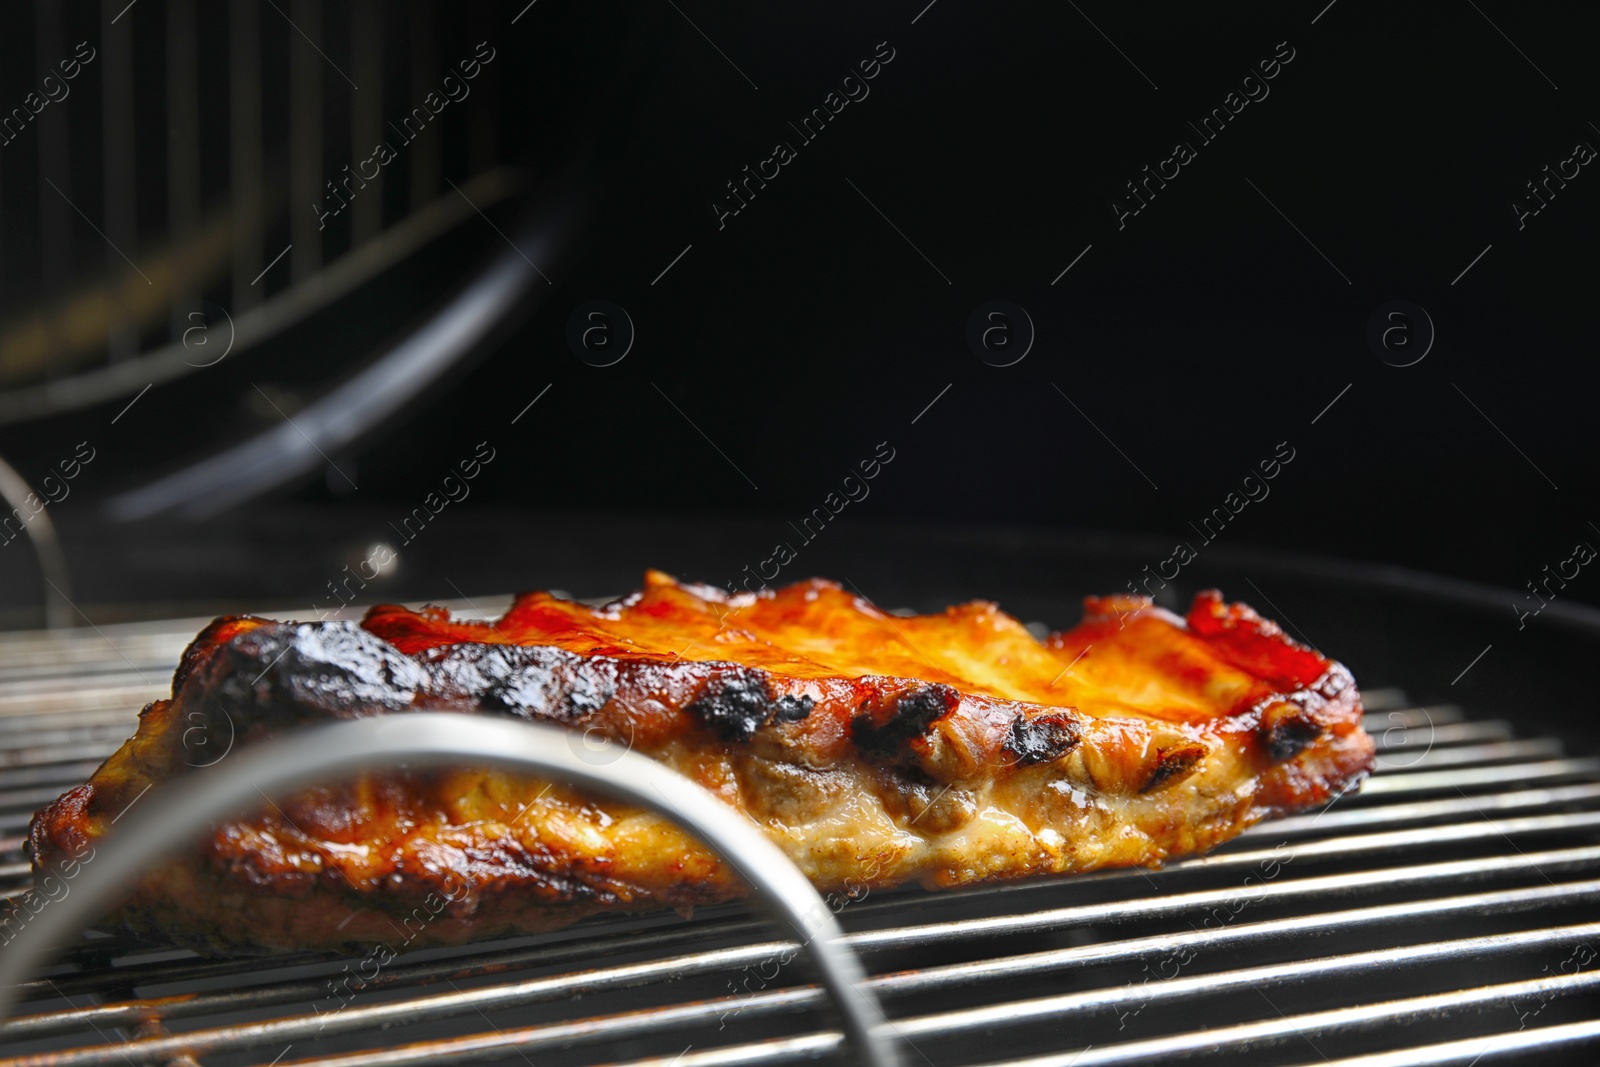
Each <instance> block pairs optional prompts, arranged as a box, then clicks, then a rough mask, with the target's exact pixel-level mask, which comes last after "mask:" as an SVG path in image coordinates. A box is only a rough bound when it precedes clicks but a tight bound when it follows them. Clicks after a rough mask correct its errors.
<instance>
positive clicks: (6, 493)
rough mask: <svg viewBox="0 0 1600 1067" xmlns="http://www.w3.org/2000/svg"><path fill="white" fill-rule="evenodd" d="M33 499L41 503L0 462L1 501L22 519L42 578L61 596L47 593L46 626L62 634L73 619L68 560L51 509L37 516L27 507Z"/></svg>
mask: <svg viewBox="0 0 1600 1067" xmlns="http://www.w3.org/2000/svg"><path fill="white" fill-rule="evenodd" d="M30 497H32V498H33V499H34V500H38V494H36V493H35V492H34V491H33V487H32V486H30V485H29V484H28V481H27V479H25V478H24V477H23V476H22V475H20V474H18V473H17V471H16V468H15V467H13V466H11V464H9V463H7V462H6V461H5V460H3V459H0V499H3V500H4V501H5V502H6V504H8V505H9V506H10V508H11V510H12V512H13V513H14V514H15V515H17V516H18V517H20V518H21V519H22V523H23V525H22V530H23V532H24V533H26V534H27V535H28V540H29V541H30V542H31V543H32V544H33V553H34V556H35V558H37V559H38V561H39V573H40V576H41V577H42V578H43V579H44V583H45V584H46V585H48V586H51V587H52V588H54V589H55V591H56V592H57V593H58V594H59V595H60V596H59V599H58V598H57V597H53V596H51V595H50V590H49V589H46V590H45V591H44V624H45V625H46V626H47V627H49V628H50V629H52V630H59V629H63V628H65V627H67V626H70V625H71V624H72V616H71V615H69V614H68V613H67V607H68V606H70V605H71V603H72V599H71V598H72V594H71V593H69V592H67V590H68V589H70V588H72V586H71V584H70V583H69V582H68V580H67V557H66V555H65V554H64V553H63V552H62V551H61V539H60V538H59V537H57V536H56V527H55V523H53V522H51V521H50V511H49V509H48V508H46V507H44V505H43V504H41V505H40V507H39V510H38V512H37V513H34V512H33V511H32V509H31V508H28V507H27V501H28V499H29V498H30ZM30 516H31V517H30Z"/></svg>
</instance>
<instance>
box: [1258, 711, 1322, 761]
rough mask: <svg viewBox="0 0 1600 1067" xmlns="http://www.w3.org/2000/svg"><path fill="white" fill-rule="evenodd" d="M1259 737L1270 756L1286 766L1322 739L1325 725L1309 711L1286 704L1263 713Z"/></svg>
mask: <svg viewBox="0 0 1600 1067" xmlns="http://www.w3.org/2000/svg"><path fill="white" fill-rule="evenodd" d="M1258 734H1259V736H1260V738H1261V742H1262V744H1263V745H1264V746H1265V747H1266V750H1267V754H1268V755H1269V756H1271V757H1272V758H1273V759H1274V760H1277V761H1279V762H1282V761H1284V760H1289V759H1293V758H1294V757H1295V756H1298V755H1299V754H1300V752H1301V750H1302V749H1304V748H1305V747H1306V746H1307V745H1309V744H1310V743H1311V742H1313V741H1315V740H1316V739H1317V738H1319V737H1321V736H1322V724H1321V723H1319V722H1317V720H1316V718H1315V717H1314V716H1313V715H1312V714H1311V712H1309V711H1307V710H1306V709H1305V708H1303V707H1301V706H1299V705H1298V704H1295V703H1292V702H1290V701H1287V700H1284V701H1279V702H1277V703H1274V704H1270V705H1268V706H1267V708H1266V709H1265V710H1264V711H1262V713H1261V726H1260V728H1259V730H1258Z"/></svg>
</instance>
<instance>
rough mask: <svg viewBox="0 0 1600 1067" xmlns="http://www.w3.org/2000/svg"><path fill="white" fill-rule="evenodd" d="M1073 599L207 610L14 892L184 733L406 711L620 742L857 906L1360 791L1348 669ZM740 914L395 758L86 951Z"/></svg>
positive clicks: (1187, 841) (234, 835)
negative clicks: (603, 918) (1016, 615)
mask: <svg viewBox="0 0 1600 1067" xmlns="http://www.w3.org/2000/svg"><path fill="white" fill-rule="evenodd" d="M1085 606H1086V612H1085V617H1084V619H1083V621H1082V623H1081V624H1079V625H1078V626H1076V627H1075V628H1073V629H1071V630H1068V631H1066V632H1063V633H1057V634H1053V635H1050V636H1049V637H1047V638H1045V639H1044V640H1039V639H1038V638H1036V637H1035V636H1034V635H1033V634H1032V633H1030V632H1029V630H1027V629H1026V628H1024V627H1023V626H1022V624H1020V623H1019V622H1017V621H1016V620H1015V619H1013V618H1011V617H1010V616H1008V615H1006V614H1004V613H1003V612H1001V611H1000V610H999V609H998V608H997V607H996V606H995V605H994V604H990V603H984V602H974V603H968V604H962V605H960V606H957V607H951V608H948V609H946V610H945V611H944V612H943V613H940V614H934V615H918V616H898V615H895V614H890V613H887V612H884V611H881V610H879V609H878V608H876V607H874V606H873V605H872V604H871V603H869V602H868V601H866V600H865V599H864V598H862V597H860V596H857V595H855V594H854V593H852V592H849V591H847V590H845V589H843V588H841V587H840V586H839V585H836V584H834V583H832V582H828V581H822V580H812V581H808V582H801V583H798V584H795V585H790V586H788V587H786V588H783V589H778V590H763V591H761V592H759V593H756V594H750V593H738V594H727V593H723V592H722V591H719V590H716V589H713V588H711V587H708V586H701V585H693V584H684V583H680V582H678V581H676V580H675V579H673V578H671V577H669V576H668V575H665V574H661V573H656V572H652V573H650V574H648V575H646V579H645V587H644V589H643V590H642V591H640V592H637V593H634V594H633V595H631V596H628V597H626V598H624V599H621V600H617V601H614V602H612V603H609V604H606V605H604V606H600V607H593V606H588V605H586V604H583V603H579V602H575V601H570V600H564V599H560V598H558V597H555V596H552V595H550V594H548V593H528V594H524V595H522V596H520V597H518V598H517V599H516V601H515V603H514V604H513V606H512V607H511V608H510V610H509V611H507V612H506V614H505V615H504V616H503V617H502V618H500V619H498V620H495V621H493V622H477V621H461V620H457V619H454V618H452V617H451V616H450V614H449V613H448V612H446V611H444V610H442V609H438V608H426V609H424V610H422V611H420V612H416V611H411V610H408V609H406V608H401V607H395V606H388V605H386V606H379V607H375V608H373V609H371V610H370V611H369V612H368V613H367V615H366V617H365V619H364V620H363V621H362V622H361V623H360V624H359V625H357V624H355V623H351V622H321V623H283V622H273V621H268V620H265V619H259V618H252V617H244V616H236V617H228V618H222V619H218V620H217V621H216V622H214V623H212V624H211V625H210V626H208V627H207V628H206V629H205V630H204V631H203V632H202V633H201V634H200V635H199V636H198V637H197V638H196V639H195V641H194V643H193V644H192V645H191V646H190V647H189V649H188V651H187V652H186V653H185V654H184V656H183V661H182V663H181V665H180V666H179V668H178V670H177V673H176V675H175V676H174V678H173V685H172V697H171V699H169V700H158V701H156V702H155V703H153V704H150V705H149V706H148V707H146V708H145V709H144V710H143V711H142V712H141V713H140V717H139V726H138V732H137V733H136V734H135V735H134V736H133V737H132V738H131V739H129V740H128V741H127V742H126V743H125V744H124V745H123V746H122V747H121V748H120V749H119V750H118V751H117V752H116V753H115V754H114V755H113V756H111V758H110V759H108V760H107V761H106V763H105V764H104V765H103V766H102V767H101V768H100V769H99V770H98V771H96V772H95V774H94V775H93V777H91V778H90V780H89V781H88V782H87V783H86V784H84V785H82V786H79V787H78V788H76V789H73V790H71V791H70V792H68V793H66V794H65V795H64V796H62V797H61V798H60V799H59V800H57V801H56V802H55V803H53V804H51V805H50V806H49V807H47V808H45V809H44V810H42V811H40V812H39V813H38V814H37V815H36V816H35V817H34V820H33V824H32V826H31V829H30V835H29V848H30V851H31V854H32V858H33V862H34V865H35V869H36V872H38V873H39V875H40V876H41V877H42V876H43V874H45V873H47V872H49V871H51V870H54V869H56V868H58V866H59V865H61V864H63V863H68V862H71V861H72V859H73V857H81V856H83V855H84V854H86V852H87V850H89V849H92V848H93V847H94V845H95V844H96V843H97V842H98V841H99V840H100V839H101V837H102V835H107V834H114V833H115V828H114V827H113V826H111V820H112V819H113V818H114V817H116V816H117V815H119V814H120V813H121V812H122V811H123V810H124V809H125V808H126V807H127V805H128V804H129V803H130V802H131V801H132V800H133V799H134V798H135V797H136V796H138V795H139V794H140V793H141V792H142V791H143V790H145V789H146V788H147V787H148V786H149V785H150V784H151V783H155V784H157V785H160V784H161V783H163V782H166V781H168V780H169V779H175V778H178V777H180V776H182V775H185V774H189V773H197V772H196V770H195V768H196V765H197V764H200V763H204V762H206V760H203V759H197V758H196V742H197V741H200V740H204V739H210V740H211V742H212V744H213V749H212V751H213V752H215V751H216V750H217V749H218V748H219V747H220V745H221V740H219V739H222V740H227V739H231V740H232V742H233V743H234V745H235V747H238V746H244V745H248V744H251V743H254V742H256V741H259V740H261V739H263V738H267V737H271V736H275V735H279V734H283V733H287V732H289V731H293V730H297V729H301V728H304V727H307V726H310V725H313V724H316V723H319V722H326V721H329V720H338V719H352V718H359V717H363V716H370V715H402V714H405V713H407V712H408V711H415V710H429V711H448V712H458V713H460V714H463V715H494V716H506V717H510V718H514V719H525V720H528V721H533V722H543V723H553V724H557V725H560V726H563V727H566V728H568V729H570V730H571V731H573V739H574V744H576V745H589V744H592V741H593V738H594V737H596V736H597V735H604V736H605V737H607V738H610V739H613V740H614V741H616V742H619V743H621V744H624V745H627V746H630V747H631V748H632V749H633V750H635V751H637V752H640V753H643V754H645V755H647V756H650V757H652V758H654V759H656V760H658V761H660V762H661V763H664V764H666V765H667V766H669V767H671V768H672V769H674V770H676V771H678V772H679V773H681V774H684V775H686V776H688V777H689V778H691V779H693V780H694V781H695V782H697V783H699V784H700V785H701V786H703V787H705V788H706V789H707V790H709V791H711V793H713V794H714V795H715V796H716V797H718V798H720V799H721V800H722V801H724V802H725V803H727V804H728V805H729V806H730V807H732V808H734V809H736V810H738V811H740V812H742V813H744V814H745V815H746V816H747V817H748V818H749V819H750V820H751V821H752V822H753V823H754V824H755V825H756V826H758V827H759V828H760V829H761V830H763V831H764V832H765V833H766V834H767V835H768V836H769V837H770V838H771V839H772V840H773V841H774V842H775V843H776V844H777V845H778V846H779V847H780V848H781V849H782V850H783V851H784V852H785V853H786V854H787V855H788V856H789V858H790V859H792V860H793V861H794V862H795V863H796V864H797V865H798V866H799V867H800V869H801V870H802V871H804V872H805V874H806V875H807V876H808V877H810V879H811V880H812V881H813V882H814V883H815V884H816V885H817V886H818V888H820V889H822V890H825V891H829V892H840V893H848V894H851V895H853V896H858V895H859V894H860V893H861V892H865V891H870V890H872V889H877V888H882V887H888V886H894V885H898V884H902V883H908V882H915V883H921V884H922V885H923V886H926V887H929V888H940V887H949V886H963V885H971V884H974V883H980V882H986V881H991V880H998V879H1012V878H1022V877H1028V876H1037V875H1050V874H1066V873H1072V872H1081V871H1091V870H1095V869H1099V868H1108V867H1124V866H1132V865H1145V866H1153V865H1158V864H1162V863H1164V862H1167V861H1170V860H1175V859H1178V858H1181V857H1185V856H1193V855H1195V854H1197V853H1201V852H1205V851H1206V850H1207V849H1210V848H1213V847H1214V846H1216V845H1218V844H1220V843H1222V842H1224V841H1227V840H1229V839H1230V838H1232V837H1234V836H1235V835H1237V834H1239V833H1240V832H1241V831H1243V830H1244V829H1245V828H1246V827H1249V826H1250V825H1252V824H1253V823H1255V822H1257V821H1259V820H1261V819H1263V818H1267V817H1269V816H1273V815H1276V814H1281V813H1284V812H1289V811H1295V810H1299V809H1304V808H1309V807H1315V806H1318V805H1322V804H1325V803H1328V802H1329V801H1331V800H1332V799H1333V798H1335V797H1337V796H1339V795H1340V794H1341V793H1344V792H1346V791H1348V790H1350V789H1352V788H1354V787H1355V786H1356V785H1357V784H1358V783H1359V782H1360V780H1361V779H1362V778H1363V777H1364V776H1365V775H1366V773H1367V771H1368V769H1369V768H1370V766H1371V764H1372V760H1373V755H1374V747H1373V742H1372V739H1371V738H1370V737H1369V736H1368V735H1367V734H1366V733H1365V732H1363V730H1362V728H1361V714H1362V712H1361V701H1360V696H1359V694H1358V692H1357V690H1356V686H1355V683H1354V681H1353V680H1352V678H1351V675H1350V673H1349V671H1347V670H1346V669H1345V668H1344V667H1343V666H1342V665H1340V664H1339V663H1336V662H1334V661H1332V660H1329V659H1326V658H1324V657H1323V656H1322V655H1321V654H1319V653H1318V652H1315V651H1313V650H1311V649H1309V648H1307V647H1305V646H1303V645H1300V644H1298V643H1296V642H1295V641H1293V640H1291V639H1290V638H1289V637H1288V636H1287V635H1285V634H1284V633H1283V632H1282V631H1281V630H1280V629H1279V627H1278V626H1277V625H1275V624H1274V623H1272V622H1270V621H1267V620H1265V619H1262V618H1261V617H1259V616H1258V615H1257V614H1256V613H1255V612H1253V611H1252V610H1251V609H1250V608H1248V607H1246V606H1244V605H1242V604H1229V603H1226V602H1224V601H1223V600H1222V598H1221V596H1220V595H1219V594H1217V593H1215V592H1206V593H1201V594H1200V595H1199V596H1197V597H1196V598H1195V600H1194V603H1193V606H1192V607H1191V608H1190V609H1189V612H1188V614H1187V616H1183V617H1180V616H1178V615H1175V614H1172V613H1170V612H1168V611H1166V610H1163V609H1161V608H1158V607H1156V606H1154V605H1152V604H1151V603H1150V602H1149V601H1148V600H1145V599H1142V598H1136V597H1109V598H1090V599H1088V600H1087V601H1086V604H1085ZM196 731H199V732H198V733H197V732H196ZM224 758H225V757H224ZM205 773H216V772H214V771H207V772H205ZM746 893H747V888H746V886H745V885H744V884H743V882H742V881H741V880H740V879H739V878H738V876H737V875H735V874H734V873H733V872H732V871H730V870H729V868H728V867H727V866H726V865H724V864H723V863H722V862H720V861H719V859H718V858H717V856H716V854H715V853H714V852H712V851H710V850H709V849H707V848H706V847H704V846H702V845H701V844H699V843H698V842H697V841H696V840H695V838H694V837H693V836H692V834H690V833H689V832H687V831H686V830H684V829H683V828H681V827H679V826H677V825H675V824H674V823H673V822H671V821H669V820H668V819H665V818H662V817H660V816H657V815H655V814H652V813H650V812H648V811H644V810H642V809H639V808H636V807H633V806H631V805H629V804H625V803H620V802H617V801H613V800H610V799H605V798H601V797H598V796H596V795H592V794H588V793H585V792H582V791H580V790H577V789H574V788H569V787H567V786H565V785H563V784H561V783H559V782H549V781H543V780H538V779H534V778H530V777H526V776H519V775H517V774H513V773H507V772H502V771H497V770H486V769H482V768H471V767H462V768H448V769H431V770H422V769H402V768H393V769H380V770H374V771H371V772H367V773H363V774H361V775H360V776H359V777H356V778H354V779H353V780H349V781H344V782H335V783H329V784H328V785H326V786H323V787H318V788H313V789H307V790H304V791H302V792H300V793H297V794H294V795H291V796H287V797H284V798H281V799H279V800H278V801H277V802H276V803H272V804H264V805H263V808H262V810H261V811H259V812H258V813H256V814H255V815H253V816H250V817H247V818H240V819H236V820H233V821H228V822H224V823H221V824H219V825H217V826H216V827H215V828H214V831H213V832H212V833H211V834H210V836H209V837H208V838H207V839H206V840H204V841H203V842H202V843H200V844H199V846H198V847H197V849H195V850H194V851H192V852H191V853H189V854H187V855H186V856H184V857H183V858H181V859H179V860H176V861H173V862H169V863H166V864H164V865H161V866H160V867H159V868H157V869H154V870H152V871H150V872H149V874H148V875H147V876H146V877H144V878H143V880H142V881H141V882H140V883H139V884H138V885H137V886H133V887H130V892H129V895H128V898H127V899H126V901H125V902H124V903H123V904H121V905H120V906H119V907H118V909H117V910H116V911H115V913H114V914H112V915H111V916H109V917H108V919H107V922H106V924H105V926H104V928H107V929H117V928H120V929H123V930H126V931H130V932H132V933H134V934H135V935H138V936H142V937H149V938H151V939H157V940H161V941H163V942H176V943H179V944H185V945H189V946H191V947H194V948H197V949H199V950H202V951H208V952H230V951H277V950H306V949H319V948H332V947H336V946H349V945H357V944H372V943H376V942H382V941H389V942H394V941H395V940H396V935H397V930H400V929H401V924H402V923H404V924H405V925H404V930H405V931H407V932H409V934H410V936H409V937H408V938H407V939H406V941H407V944H408V945H409V946H411V947H415V946H419V945H422V944H443V943H459V942H463V941H467V940H472V939H482V938H490V937H496V936H504V935H509V934H518V933H529V932H537V931H544V930H550V929H553V928H556V927H560V926H564V925H566V924H568V923H571V922H573V921H575V920H577V919H580V918H583V917H585V916H589V915H593V914H596V913H600V912H607V911H641V910H647V909H653V908H676V909H678V910H680V911H685V912H686V911H688V910H689V909H691V908H693V907H695V906H697V905H706V904H712V903H717V902H721V901H727V900H730V899H734V898H738V897H741V896H743V895H745V894H746ZM419 914H420V915H422V916H424V917H425V918H426V920H427V921H426V922H425V923H422V924H421V925H420V926H419V925H418V923H417V922H416V921H414V920H413V919H412V917H413V916H416V915H419Z"/></svg>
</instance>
